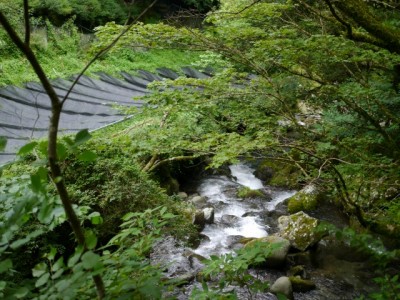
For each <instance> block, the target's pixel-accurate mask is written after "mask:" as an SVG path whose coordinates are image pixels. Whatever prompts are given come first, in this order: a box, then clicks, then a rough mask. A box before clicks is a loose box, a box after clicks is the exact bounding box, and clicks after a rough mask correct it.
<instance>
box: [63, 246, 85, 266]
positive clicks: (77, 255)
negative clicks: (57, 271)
mask: <svg viewBox="0 0 400 300" xmlns="http://www.w3.org/2000/svg"><path fill="white" fill-rule="evenodd" d="M82 250H83V248H82V247H81V246H79V247H77V248H76V249H75V253H74V254H73V255H72V256H71V257H70V258H69V259H68V264H67V265H68V267H69V268H72V267H73V266H74V265H75V264H76V263H77V262H78V261H79V259H80V258H81V255H82Z"/></svg>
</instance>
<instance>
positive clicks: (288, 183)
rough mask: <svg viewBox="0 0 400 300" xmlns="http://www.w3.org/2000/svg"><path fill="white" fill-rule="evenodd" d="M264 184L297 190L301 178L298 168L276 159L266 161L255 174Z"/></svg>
mask: <svg viewBox="0 0 400 300" xmlns="http://www.w3.org/2000/svg"><path fill="white" fill-rule="evenodd" d="M255 174H256V176H257V177H258V178H260V179H261V180H263V181H264V182H266V183H268V184H270V185H274V186H283V187H288V188H296V187H297V186H298V181H299V178H300V176H301V174H300V172H299V170H298V168H297V167H296V166H294V165H293V164H288V163H283V162H281V161H277V160H274V159H266V160H264V161H263V162H262V163H261V164H259V166H258V167H257V170H256V172H255Z"/></svg>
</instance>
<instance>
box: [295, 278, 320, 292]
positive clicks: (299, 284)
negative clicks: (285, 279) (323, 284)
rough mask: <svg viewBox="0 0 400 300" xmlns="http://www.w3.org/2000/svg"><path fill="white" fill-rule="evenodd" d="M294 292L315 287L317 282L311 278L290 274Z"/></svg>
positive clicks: (305, 290) (307, 290)
mask: <svg viewBox="0 0 400 300" xmlns="http://www.w3.org/2000/svg"><path fill="white" fill-rule="evenodd" d="M289 280H290V282H291V283H292V288H293V292H299V293H305V292H309V291H311V290H313V289H315V287H316V286H315V283H314V282H313V281H311V280H309V279H303V278H301V277H300V276H290V277H289Z"/></svg>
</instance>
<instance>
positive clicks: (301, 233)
mask: <svg viewBox="0 0 400 300" xmlns="http://www.w3.org/2000/svg"><path fill="white" fill-rule="evenodd" d="M278 222H279V227H280V228H281V232H280V236H282V237H283V238H285V239H288V240H289V241H290V243H291V245H292V247H294V248H296V249H298V250H300V251H305V250H306V249H307V248H308V247H310V246H312V245H315V244H316V243H317V242H318V241H319V240H320V239H321V238H322V235H323V233H319V232H316V230H315V229H316V228H317V226H318V224H319V221H318V220H317V219H315V218H312V217H310V216H308V215H307V214H305V213H304V212H298V213H296V214H294V215H290V216H282V217H280V218H279V220H278Z"/></svg>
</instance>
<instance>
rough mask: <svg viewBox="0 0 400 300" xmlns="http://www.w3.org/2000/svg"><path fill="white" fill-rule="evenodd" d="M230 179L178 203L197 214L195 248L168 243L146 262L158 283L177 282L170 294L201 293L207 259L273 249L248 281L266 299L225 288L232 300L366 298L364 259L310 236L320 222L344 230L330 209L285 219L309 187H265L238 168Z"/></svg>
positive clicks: (206, 182) (203, 186)
mask: <svg viewBox="0 0 400 300" xmlns="http://www.w3.org/2000/svg"><path fill="white" fill-rule="evenodd" d="M229 169H230V173H231V176H224V175H213V176H208V177H206V178H204V179H202V180H201V181H200V182H198V184H197V186H196V193H193V194H190V195H189V196H186V195H185V194H182V197H183V198H185V200H184V201H187V202H190V203H191V204H193V205H194V206H195V207H196V209H197V210H196V213H195V214H194V217H193V222H194V223H196V224H197V225H198V226H199V227H200V228H201V229H202V231H201V237H202V239H201V242H200V243H199V245H198V247H196V248H195V249H189V248H185V247H183V246H182V244H179V243H178V242H177V241H175V240H174V239H172V238H166V239H164V240H162V241H160V242H159V243H158V244H157V245H156V246H155V247H154V249H155V250H154V252H153V253H152V256H151V258H152V261H153V262H154V263H160V264H163V265H164V266H165V276H166V277H169V278H178V279H182V280H184V281H185V282H186V283H185V284H183V285H182V286H181V287H180V289H179V290H177V291H175V292H174V293H173V296H174V297H176V298H178V299H189V298H190V295H191V293H192V291H193V289H194V288H195V287H196V288H198V289H201V288H202V287H201V283H200V282H199V276H198V274H199V272H201V270H202V268H203V263H202V261H203V260H204V259H205V258H209V257H210V256H211V255H223V254H226V253H232V252H233V251H234V250H235V249H240V248H243V247H245V248H246V249H247V248H248V249H251V247H252V244H256V243H257V245H259V244H261V245H265V247H266V248H267V247H269V246H270V245H271V244H272V245H274V244H275V245H278V248H277V249H276V250H273V251H272V253H271V254H270V255H269V256H268V258H267V259H266V262H265V263H264V264H262V266H258V267H255V268H250V269H249V271H248V272H249V273H250V274H253V275H254V276H256V277H257V278H258V279H261V280H262V281H268V282H269V283H270V289H269V292H263V293H250V292H249V291H248V290H247V289H244V288H240V287H238V286H232V287H229V288H230V289H231V290H232V291H233V290H234V291H235V293H236V294H237V296H238V298H239V299H277V298H276V296H275V294H278V293H282V294H285V295H286V296H287V298H289V299H355V298H357V297H359V296H361V295H365V294H368V293H369V292H371V291H372V289H373V286H371V282H372V277H373V274H372V270H371V269H370V264H369V263H368V261H365V257H361V256H357V255H354V249H351V248H350V247H349V246H348V245H345V244H341V243H340V242H337V241H335V240H334V239H332V238H330V237H326V236H324V235H323V234H322V233H318V232H316V231H315V229H316V227H317V226H318V224H319V223H320V221H321V220H326V221H329V222H330V223H333V224H335V225H336V226H339V227H340V226H345V225H347V224H346V222H347V220H346V218H345V216H343V215H342V214H341V213H340V212H339V211H338V210H337V209H336V208H335V206H333V205H330V204H329V203H321V204H320V205H319V206H318V208H315V207H314V210H313V212H312V213H310V214H307V213H305V212H303V211H299V212H297V213H293V214H289V213H288V210H287V202H288V199H290V198H291V199H292V200H291V205H292V206H293V201H294V203H295V206H296V205H297V204H296V201H297V200H299V199H303V200H304V199H305V200H304V201H305V202H304V201H303V202H304V203H306V204H305V205H309V202H310V200H309V199H311V198H312V197H311V196H312V195H313V193H315V189H314V187H312V186H308V187H306V188H305V189H303V190H301V191H294V190H285V189H278V188H274V187H271V186H265V185H263V183H262V182H261V180H259V179H258V178H256V177H255V176H254V175H253V173H254V170H253V169H252V168H251V167H249V166H247V165H245V164H237V165H232V166H230V167H229Z"/></svg>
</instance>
